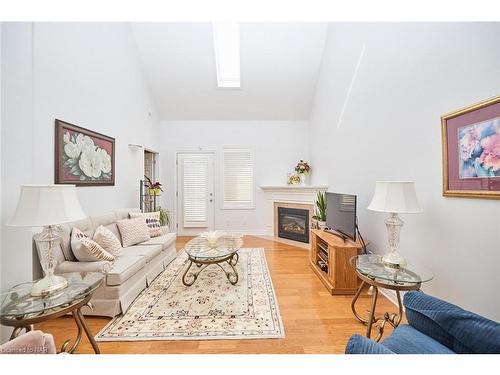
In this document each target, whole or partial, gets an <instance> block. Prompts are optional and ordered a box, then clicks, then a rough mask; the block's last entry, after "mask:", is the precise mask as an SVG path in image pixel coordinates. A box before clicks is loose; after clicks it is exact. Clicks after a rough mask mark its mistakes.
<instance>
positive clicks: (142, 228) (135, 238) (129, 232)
mask: <svg viewBox="0 0 500 375" xmlns="http://www.w3.org/2000/svg"><path fill="white" fill-rule="evenodd" d="M116 225H118V229H119V230H120V234H121V235H122V244H123V247H129V246H132V245H135V244H138V243H140V242H144V241H147V240H149V239H150V238H151V236H150V235H149V228H148V225H147V224H146V220H144V218H142V217H138V218H136V219H125V220H118V221H117V222H116Z"/></svg>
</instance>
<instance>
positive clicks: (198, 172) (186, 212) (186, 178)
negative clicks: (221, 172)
mask: <svg viewBox="0 0 500 375" xmlns="http://www.w3.org/2000/svg"><path fill="white" fill-rule="evenodd" d="M182 160H183V162H182V163H183V165H182V168H183V176H182V184H183V192H182V196H183V202H182V207H183V217H184V227H207V226H208V189H207V183H208V163H209V160H208V157H207V155H184V157H183V159H182Z"/></svg>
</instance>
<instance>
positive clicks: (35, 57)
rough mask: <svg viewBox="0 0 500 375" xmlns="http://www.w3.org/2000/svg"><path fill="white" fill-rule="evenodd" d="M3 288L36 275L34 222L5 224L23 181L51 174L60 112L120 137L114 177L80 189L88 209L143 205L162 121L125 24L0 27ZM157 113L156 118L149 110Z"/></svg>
mask: <svg viewBox="0 0 500 375" xmlns="http://www.w3.org/2000/svg"><path fill="white" fill-rule="evenodd" d="M2 34H3V35H2V38H3V39H2V57H3V60H2V77H3V80H2V107H3V108H2V204H3V211H2V225H3V234H4V236H3V238H2V245H3V246H2V259H1V267H2V289H6V288H8V287H10V286H11V285H13V284H15V283H17V282H21V281H26V280H29V279H30V278H31V274H32V267H31V258H32V257H31V230H23V229H15V228H7V227H5V226H4V224H5V222H6V220H7V219H8V218H9V217H10V216H11V215H12V213H13V211H14V209H15V205H16V201H17V198H18V195H19V190H20V188H19V185H21V184H23V183H42V184H44V183H53V182H54V119H55V118H59V119H61V120H65V121H68V122H70V123H73V124H76V125H80V126H83V127H86V128H89V129H92V130H95V131H97V132H100V133H103V134H106V135H109V136H112V137H115V138H116V145H115V146H116V185H115V186H114V187H81V188H78V195H79V198H80V202H81V204H82V207H83V209H84V210H85V212H86V213H87V214H88V215H92V214H98V213H105V212H107V211H108V210H110V209H113V208H118V207H130V206H138V202H139V197H138V187H139V179H140V178H141V177H142V173H143V154H142V151H138V152H134V151H132V150H130V149H129V147H128V144H129V143H136V144H144V145H146V146H147V147H149V148H152V149H158V148H159V142H158V137H157V132H158V122H157V119H156V114H155V109H154V108H153V104H152V100H151V98H150V93H149V91H148V87H147V85H146V83H145V80H144V77H143V75H142V70H141V65H140V61H139V58H138V54H137V50H136V46H135V42H134V40H133V37H132V33H131V29H130V26H129V25H128V24H125V23H35V24H31V23H15V24H8V23H7V24H4V25H3V32H2ZM148 112H151V116H150V115H149V114H148Z"/></svg>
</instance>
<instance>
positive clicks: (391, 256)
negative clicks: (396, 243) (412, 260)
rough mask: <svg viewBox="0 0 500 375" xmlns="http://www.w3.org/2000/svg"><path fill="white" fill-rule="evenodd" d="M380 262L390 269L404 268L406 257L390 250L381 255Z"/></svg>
mask: <svg viewBox="0 0 500 375" xmlns="http://www.w3.org/2000/svg"><path fill="white" fill-rule="evenodd" d="M382 263H383V264H384V266H385V267H387V268H391V269H400V268H405V267H406V265H407V263H406V259H405V258H403V256H402V255H401V254H399V253H398V252H397V251H391V252H389V253H387V254H385V255H384V256H383V257H382Z"/></svg>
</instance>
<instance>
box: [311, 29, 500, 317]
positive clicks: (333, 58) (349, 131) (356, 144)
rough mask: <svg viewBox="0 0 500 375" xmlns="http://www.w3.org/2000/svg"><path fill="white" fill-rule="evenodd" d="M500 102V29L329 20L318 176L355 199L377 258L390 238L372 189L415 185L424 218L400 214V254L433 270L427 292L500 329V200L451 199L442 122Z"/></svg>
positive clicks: (320, 92)
mask: <svg viewBox="0 0 500 375" xmlns="http://www.w3.org/2000/svg"><path fill="white" fill-rule="evenodd" d="M363 44H364V45H365V46H366V49H365V52H364V56H363V58H362V60H361V62H360V65H359V70H358V74H357V77H356V79H355V80H354V82H353V85H352V90H351V95H350V98H349V100H348V101H347V105H346V107H345V111H344V114H343V119H342V121H341V123H340V124H339V127H337V124H338V121H339V118H340V115H341V113H342V107H343V105H344V103H345V99H346V94H347V93H348V91H349V85H350V83H351V79H352V77H353V73H354V72H355V68H356V65H357V64H358V58H359V56H360V54H361V50H362V46H363ZM498 94H500V27H499V25H498V24H472V23H469V24H463V23H458V24H451V23H450V24H425V23H420V24H360V23H356V24H331V25H330V27H329V32H328V37H327V42H326V47H325V52H324V56H323V62H322V66H321V71H320V75H319V79H318V84H317V90H316V96H315V100H314V104H313V109H312V113H311V119H310V120H311V124H310V126H311V133H310V137H309V149H310V155H311V162H312V165H313V166H314V168H315V170H314V174H313V180H315V181H316V182H326V183H328V184H329V186H330V190H331V191H341V192H349V193H355V194H357V195H358V198H359V200H358V202H359V203H358V210H359V223H360V227H361V230H362V232H363V234H364V236H365V237H366V238H367V239H369V240H370V241H372V245H371V248H372V249H373V250H374V251H375V252H379V253H382V252H384V251H385V250H386V241H387V240H386V231H385V226H384V223H383V220H384V218H385V217H384V216H385V215H384V214H381V213H376V212H370V211H367V210H366V207H367V205H368V203H369V201H370V199H371V196H372V194H373V188H374V184H375V181H376V180H414V181H416V188H417V194H418V196H419V199H420V201H421V204H422V206H423V210H424V213H423V214H420V215H403V216H402V218H403V220H404V221H405V222H406V224H405V226H404V228H403V231H402V237H401V244H400V250H401V253H403V255H405V256H407V258H409V260H410V261H412V262H413V263H415V264H421V265H425V266H427V267H429V268H430V269H432V271H433V272H434V274H435V278H434V280H433V281H431V282H430V283H427V284H425V285H424V287H423V289H424V290H425V291H426V292H428V293H430V294H432V295H435V296H437V297H441V298H444V299H447V300H449V301H451V302H453V303H456V304H459V305H461V306H462V307H464V308H468V309H471V310H473V311H475V312H478V313H481V314H484V315H486V316H488V317H490V318H493V319H496V320H497V321H498V320H500V294H499V293H498V285H500V276H499V275H500V272H498V266H499V265H500V201H498V200H496V201H495V200H481V199H459V198H444V197H442V195H441V188H442V185H441V184H442V175H441V173H442V171H441V134H440V116H441V115H442V114H444V113H447V112H450V111H452V110H455V109H457V108H460V107H462V106H466V105H469V104H472V103H475V102H477V101H480V100H482V99H486V98H488V97H491V96H494V95H498Z"/></svg>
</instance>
